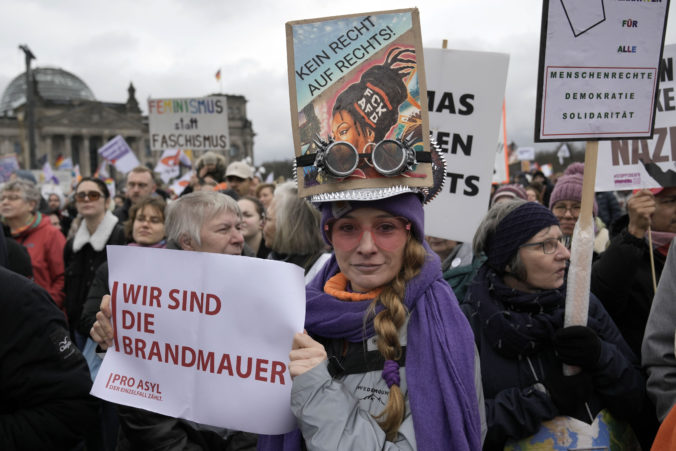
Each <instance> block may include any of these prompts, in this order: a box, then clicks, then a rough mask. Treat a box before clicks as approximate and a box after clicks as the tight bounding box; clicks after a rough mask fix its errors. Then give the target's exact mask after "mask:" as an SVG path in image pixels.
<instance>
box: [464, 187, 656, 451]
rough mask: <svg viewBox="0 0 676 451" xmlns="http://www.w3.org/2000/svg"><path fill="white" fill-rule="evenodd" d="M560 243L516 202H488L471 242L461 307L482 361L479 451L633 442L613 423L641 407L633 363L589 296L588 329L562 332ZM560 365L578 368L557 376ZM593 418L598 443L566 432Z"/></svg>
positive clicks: (531, 207)
mask: <svg viewBox="0 0 676 451" xmlns="http://www.w3.org/2000/svg"><path fill="white" fill-rule="evenodd" d="M563 237H564V234H563V232H562V229H561V227H560V226H559V222H558V220H557V219H556V217H555V216H554V215H553V214H552V212H551V211H550V210H548V209H547V208H546V207H544V206H542V205H540V204H538V203H536V202H525V201H522V200H511V201H507V202H503V203H499V204H496V205H495V206H493V207H492V208H491V209H490V210H489V212H488V213H487V215H486V217H485V218H484V219H483V221H482V222H481V224H480V225H479V228H478V230H477V232H476V235H475V237H474V243H473V244H474V252H475V253H477V254H478V253H480V252H484V253H485V255H486V257H487V261H486V263H484V265H483V266H482V267H481V268H480V270H479V272H478V273H477V276H476V278H475V279H474V281H473V282H472V284H471V285H470V288H469V290H468V292H467V295H466V297H465V301H464V303H463V305H462V308H463V311H464V312H465V314H466V315H467V317H468V319H469V321H470V324H471V326H472V329H473V330H474V334H475V339H476V344H477V347H478V348H479V355H480V359H481V373H482V380H483V388H484V396H485V399H486V418H487V420H488V434H487V437H486V442H485V444H484V449H491V450H493V449H510V450H511V449H522V448H520V447H519V446H525V445H524V444H525V443H526V442H528V443H531V444H533V443H538V444H539V443H543V442H544V441H546V440H550V439H551V440H552V443H554V444H555V445H556V446H561V447H560V448H559V447H553V448H549V449H572V448H578V447H579V448H585V447H586V446H592V445H593V446H596V445H605V444H608V443H609V442H608V441H607V440H606V441H603V440H605V439H607V437H608V436H609V435H611V436H613V437H615V439H616V440H619V442H620V443H622V444H623V445H627V446H628V445H629V444H630V443H633V441H632V440H635V437H633V433H631V430H630V429H629V428H628V426H626V424H625V423H624V422H620V420H626V419H628V418H630V417H631V416H632V414H634V413H635V412H636V411H637V410H638V409H639V407H640V405H641V400H642V397H643V394H644V387H645V385H644V381H643V378H642V376H641V373H640V371H639V369H638V365H639V362H638V361H637V359H636V357H635V356H634V354H633V353H632V352H631V350H630V349H629V347H628V346H627V344H626V343H625V342H624V340H623V339H622V337H621V335H620V333H619V331H618V330H617V328H616V327H615V325H614V324H613V322H612V320H611V319H610V317H609V316H608V314H607V313H606V311H605V310H604V309H603V307H602V306H601V304H600V302H599V301H598V299H596V297H594V296H593V295H592V294H590V304H589V319H588V323H587V325H586V326H571V327H564V326H563V317H564V309H565V298H566V293H565V280H566V271H567V263H568V259H569V258H570V252H569V251H568V249H567V248H566V247H565V246H564V245H563V242H562V240H563ZM563 364H568V365H574V366H576V367H578V368H579V369H580V370H581V371H580V372H579V373H578V374H576V375H573V376H564V375H563V371H562V366H563ZM570 418H573V419H575V420H570ZM597 418H598V419H599V421H600V423H601V426H599V428H598V429H597V432H598V431H599V430H600V431H602V432H601V433H597V434H596V435H597V436H598V437H597V438H598V441H596V442H592V443H584V442H583V438H582V437H583V433H578V432H575V431H577V429H575V428H574V427H573V428H570V427H568V426H570V425H571V424H573V425H574V426H575V425H577V426H581V425H583V423H586V426H585V427H587V428H589V424H591V423H592V422H593V421H594V420H595V419H597ZM578 420H579V421H578ZM580 422H582V423H580ZM577 426H576V427H577ZM582 429H584V428H582ZM555 430H559V432H561V431H563V433H562V434H559V435H556V434H555V433H554V431H555ZM566 432H567V433H568V434H567V435H566ZM574 432H575V433H577V434H578V436H577V438H575V437H574V436H573V433H574ZM566 440H568V441H566ZM574 440H577V441H576V442H574ZM563 442H565V443H563ZM550 445H551V444H550ZM538 449H539V448H538ZM585 449H587V448H585ZM607 449H609V448H607ZM622 449H634V448H622Z"/></svg>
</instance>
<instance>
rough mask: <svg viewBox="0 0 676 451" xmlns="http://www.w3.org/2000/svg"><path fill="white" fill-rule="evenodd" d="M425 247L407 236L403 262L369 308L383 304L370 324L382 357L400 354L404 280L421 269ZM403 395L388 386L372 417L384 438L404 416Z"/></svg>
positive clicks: (390, 436)
mask: <svg viewBox="0 0 676 451" xmlns="http://www.w3.org/2000/svg"><path fill="white" fill-rule="evenodd" d="M425 256H426V251H425V248H424V247H423V246H422V244H420V242H419V241H417V240H415V239H409V240H408V242H407V243H406V247H405V248H404V264H403V267H402V269H401V271H400V272H399V274H397V276H396V277H395V278H394V279H393V280H392V282H391V283H390V284H388V285H386V286H385V287H384V289H383V291H382V292H381V293H380V295H379V296H378V297H377V298H376V299H374V300H373V302H372V303H371V306H370V308H369V311H370V312H373V311H374V310H375V307H376V305H377V303H380V304H382V305H383V306H384V307H385V308H384V309H383V310H381V311H380V313H378V314H377V315H376V317H375V318H374V319H373V326H374V329H375V332H376V336H377V344H378V351H380V353H381V354H382V355H383V357H384V358H385V360H398V359H399V358H401V344H400V343H399V329H400V328H401V327H402V326H403V325H404V322H405V321H406V315H407V314H408V312H407V311H406V306H405V305H404V296H405V294H406V282H407V281H409V280H411V279H412V278H414V277H415V276H417V275H418V274H419V273H420V269H421V268H422V266H423V263H425ZM405 406H406V405H405V402H404V395H403V394H402V392H401V388H399V385H396V384H393V385H392V386H391V387H390V395H389V397H388V400H387V404H386V405H385V408H384V409H383V411H382V412H380V414H378V415H376V416H374V418H376V419H378V420H381V421H379V422H378V424H380V427H381V428H382V429H383V430H384V431H385V435H386V437H387V440H389V441H393V440H394V439H395V438H396V436H397V433H398V431H399V426H401V422H402V421H403V420H404V411H405Z"/></svg>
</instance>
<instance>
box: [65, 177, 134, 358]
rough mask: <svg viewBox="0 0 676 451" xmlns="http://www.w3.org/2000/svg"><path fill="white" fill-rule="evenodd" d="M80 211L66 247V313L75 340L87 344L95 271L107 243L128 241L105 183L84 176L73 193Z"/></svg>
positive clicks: (103, 255) (102, 257)
mask: <svg viewBox="0 0 676 451" xmlns="http://www.w3.org/2000/svg"><path fill="white" fill-rule="evenodd" d="M73 196H74V197H75V206H76V208H77V212H78V218H77V219H76V220H77V221H80V223H79V224H80V225H79V226H78V227H77V231H76V232H75V235H74V236H73V237H71V238H69V239H68V241H67V243H66V248H65V251H64V261H65V265H66V302H65V306H66V314H67V316H68V324H69V326H70V330H71V333H72V334H74V337H75V343H76V344H77V345H78V347H79V348H80V349H82V348H83V346H84V340H85V338H86V337H87V334H86V333H85V334H79V333H77V332H76V331H77V330H78V329H79V323H80V315H81V314H82V306H83V304H84V302H85V300H86V299H87V293H88V292H89V287H90V286H91V284H92V280H93V279H94V272H95V271H96V269H97V268H98V267H99V266H101V264H102V263H103V262H105V261H106V246H107V245H109V244H111V245H114V244H126V243H127V240H126V238H125V236H124V230H123V229H122V225H121V224H119V223H118V219H117V217H116V216H115V215H113V214H112V213H111V212H110V210H109V207H110V202H111V199H110V192H109V191H108V187H107V186H106V184H105V183H104V182H103V181H101V180H99V179H97V178H92V177H84V178H83V179H82V180H80V182H79V183H78V184H77V186H76V187H75V192H74V194H73Z"/></svg>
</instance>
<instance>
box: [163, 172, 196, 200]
mask: <svg viewBox="0 0 676 451" xmlns="http://www.w3.org/2000/svg"><path fill="white" fill-rule="evenodd" d="M193 174H195V171H189V172H186V173H185V174H183V175H182V176H181V178H179V179H176V180H174V183H172V184H171V186H170V187H169V189H170V190H172V191H173V192H174V194H176V195H177V196H180V195H181V193H182V192H183V190H184V189H186V188H187V187H188V185H190V179H191V178H192V176H193Z"/></svg>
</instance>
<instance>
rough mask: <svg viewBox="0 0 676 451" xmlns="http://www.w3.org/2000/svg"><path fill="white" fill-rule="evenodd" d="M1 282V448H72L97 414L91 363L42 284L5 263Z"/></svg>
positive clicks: (0, 268) (1, 271) (1, 270)
mask: <svg viewBox="0 0 676 451" xmlns="http://www.w3.org/2000/svg"><path fill="white" fill-rule="evenodd" d="M55 230H56V231H57V233H58V234H59V235H61V232H60V231H59V230H57V229H55ZM0 286H1V287H2V296H0V449H3V450H37V449H49V450H70V449H74V447H75V445H76V444H77V443H78V442H80V441H81V439H82V437H83V436H84V433H85V431H86V430H87V429H88V428H90V427H91V426H92V425H93V424H92V423H93V422H94V420H95V419H96V416H95V411H96V403H95V400H94V398H92V397H91V396H90V395H89V390H90V388H91V384H92V383H91V379H90V376H89V370H88V369H87V364H86V362H85V360H84V358H83V357H82V355H81V354H80V351H78V350H77V348H76V347H75V345H74V344H73V343H72V341H71V340H70V335H69V333H68V328H67V325H66V321H65V319H64V317H63V314H62V313H61V312H60V311H59V310H58V308H56V306H55V305H54V303H53V302H52V300H51V299H50V298H49V295H48V294H47V292H46V291H45V290H44V289H42V288H41V287H39V286H38V285H36V284H35V283H34V282H32V281H30V280H28V279H26V278H25V277H23V276H20V275H18V274H15V273H13V272H11V271H9V270H7V269H5V268H2V267H0Z"/></svg>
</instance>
